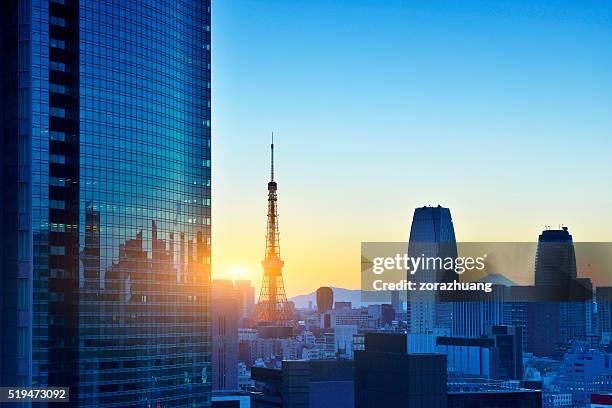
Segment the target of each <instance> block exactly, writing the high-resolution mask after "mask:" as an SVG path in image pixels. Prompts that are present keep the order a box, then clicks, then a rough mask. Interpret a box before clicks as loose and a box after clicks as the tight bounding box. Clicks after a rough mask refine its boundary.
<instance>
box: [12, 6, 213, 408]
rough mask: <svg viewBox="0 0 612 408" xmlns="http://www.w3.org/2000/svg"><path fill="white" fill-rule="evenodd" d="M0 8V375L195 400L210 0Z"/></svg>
mask: <svg viewBox="0 0 612 408" xmlns="http://www.w3.org/2000/svg"><path fill="white" fill-rule="evenodd" d="M0 19H1V20H2V24H0V27H1V29H0V47H1V53H0V83H1V85H0V101H1V104H0V105H1V108H0V109H1V115H2V120H1V121H0V136H1V140H2V143H0V163H1V165H0V187H1V188H0V191H1V196H0V205H1V211H0V223H1V225H2V226H3V228H2V231H1V234H0V258H1V262H0V299H1V301H2V305H1V306H2V308H1V314H0V339H1V340H0V341H1V343H0V385H2V386H10V385H21V386H29V385H34V386H47V385H48V386H69V387H70V391H71V396H70V397H71V405H74V406H92V407H93V406H96V407H97V406H106V407H115V406H142V407H181V406H185V407H186V406H199V407H200V406H208V405H209V401H210V388H211V378H212V376H211V372H210V352H211V350H210V348H211V347H210V342H211V338H210V333H211V329H210V298H209V296H210V228H211V221H210V198H211V197H210V80H211V79H210V2H209V1H207V0H199V1H187V0H172V1H168V0H155V1H152V0H145V1H143V0H138V1H136V0H134V1H132V0H126V1H97V0H96V1H93V0H23V1H17V0H7V1H3V2H2V4H1V5H0Z"/></svg>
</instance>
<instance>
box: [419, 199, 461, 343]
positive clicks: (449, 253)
mask: <svg viewBox="0 0 612 408" xmlns="http://www.w3.org/2000/svg"><path fill="white" fill-rule="evenodd" d="M408 256H409V257H411V258H428V257H431V258H437V257H439V258H442V259H444V258H447V257H450V258H452V259H456V258H457V243H456V241H455V229H454V227H453V220H452V218H451V213H450V210H449V209H448V208H444V207H441V206H437V207H421V208H417V209H415V210H414V216H413V218H412V226H411V228H410V241H409V243H408ZM453 274H454V272H452V271H451V272H450V273H449V272H448V271H444V270H441V269H440V268H439V267H438V266H437V265H435V266H432V267H430V268H421V269H420V270H418V271H416V272H415V273H414V274H410V273H408V280H411V281H413V282H417V284H419V283H421V282H448V281H452V280H453V279H454V278H455V277H456V276H453ZM408 302H409V310H410V321H409V323H410V325H409V326H410V332H411V333H431V332H432V331H433V330H434V328H448V329H450V327H451V321H452V318H451V314H452V307H451V304H450V303H449V302H441V301H440V299H439V297H438V295H437V293H435V291H416V292H408Z"/></svg>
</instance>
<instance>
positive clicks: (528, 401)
mask: <svg viewBox="0 0 612 408" xmlns="http://www.w3.org/2000/svg"><path fill="white" fill-rule="evenodd" d="M447 406H448V408H491V407H495V408H523V407H525V408H526V407H529V408H540V407H542V392H541V391H540V390H531V389H525V388H519V389H513V388H510V387H507V386H504V385H503V384H499V385H498V384H494V383H493V384H488V383H478V382H465V383H458V384H449V389H448V405H447Z"/></svg>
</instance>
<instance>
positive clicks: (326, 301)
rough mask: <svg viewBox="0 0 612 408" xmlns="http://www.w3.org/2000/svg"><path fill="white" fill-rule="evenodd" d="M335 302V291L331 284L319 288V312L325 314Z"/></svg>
mask: <svg viewBox="0 0 612 408" xmlns="http://www.w3.org/2000/svg"><path fill="white" fill-rule="evenodd" d="M333 304H334V291H333V289H332V288H330V287H329V286H322V287H320V288H319V289H317V313H318V314H323V313H325V312H327V311H328V310H330V309H331V308H332V305H333Z"/></svg>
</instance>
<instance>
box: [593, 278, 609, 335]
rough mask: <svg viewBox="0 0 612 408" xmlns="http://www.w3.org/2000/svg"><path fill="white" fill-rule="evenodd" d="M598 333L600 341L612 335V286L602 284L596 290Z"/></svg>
mask: <svg viewBox="0 0 612 408" xmlns="http://www.w3.org/2000/svg"><path fill="white" fill-rule="evenodd" d="M595 293H596V295H595V296H596V300H597V334H598V337H599V339H600V342H601V341H602V340H603V339H610V338H611V337H612V286H600V287H598V288H597V290H596V292H595Z"/></svg>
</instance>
